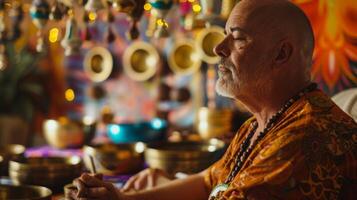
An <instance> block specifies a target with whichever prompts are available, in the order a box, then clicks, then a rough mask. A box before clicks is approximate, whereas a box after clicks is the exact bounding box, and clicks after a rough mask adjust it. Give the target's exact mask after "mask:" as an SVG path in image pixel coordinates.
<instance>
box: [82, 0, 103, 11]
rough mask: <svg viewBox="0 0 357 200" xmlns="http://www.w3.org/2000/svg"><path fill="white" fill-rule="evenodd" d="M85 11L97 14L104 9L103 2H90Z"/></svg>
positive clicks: (89, 0) (90, 0) (96, 0)
mask: <svg viewBox="0 0 357 200" xmlns="http://www.w3.org/2000/svg"><path fill="white" fill-rule="evenodd" d="M84 9H85V10H86V11H89V12H97V11H98V10H101V9H104V5H103V3H102V0H88V1H87V3H86V5H85V6H84Z"/></svg>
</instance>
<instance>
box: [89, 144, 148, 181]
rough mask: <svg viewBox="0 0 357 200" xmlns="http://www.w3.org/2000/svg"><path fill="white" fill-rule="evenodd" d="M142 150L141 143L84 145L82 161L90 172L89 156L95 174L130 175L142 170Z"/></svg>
mask: <svg viewBox="0 0 357 200" xmlns="http://www.w3.org/2000/svg"><path fill="white" fill-rule="evenodd" d="M144 149H145V144H144V143H142V142H137V143H127V144H100V145H86V146H84V147H83V153H84V155H83V160H84V164H85V166H86V168H87V169H88V170H91V168H92V164H91V161H90V156H91V157H92V158H93V161H94V166H95V168H96V170H97V172H98V173H102V174H104V175H117V174H131V173H135V172H138V171H139V170H140V169H142V168H143V163H144V160H143V152H144Z"/></svg>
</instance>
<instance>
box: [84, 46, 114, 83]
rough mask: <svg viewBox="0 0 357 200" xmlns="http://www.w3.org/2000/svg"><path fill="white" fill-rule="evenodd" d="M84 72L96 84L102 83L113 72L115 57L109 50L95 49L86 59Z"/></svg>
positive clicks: (89, 52)
mask: <svg viewBox="0 0 357 200" xmlns="http://www.w3.org/2000/svg"><path fill="white" fill-rule="evenodd" d="M83 64H84V71H85V72H86V74H87V75H88V77H89V78H90V79H91V80H92V81H94V82H102V81H104V80H106V79H108V77H109V76H110V74H111V73H112V70H113V57H112V55H111V53H110V52H109V51H108V49H106V48H104V47H94V48H92V49H91V50H89V51H88V52H87V54H86V55H85V57H84V63H83Z"/></svg>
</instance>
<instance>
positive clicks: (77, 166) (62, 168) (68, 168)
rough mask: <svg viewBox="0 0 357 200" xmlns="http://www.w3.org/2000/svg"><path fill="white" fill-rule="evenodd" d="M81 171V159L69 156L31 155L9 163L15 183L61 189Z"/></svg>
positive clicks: (10, 173) (10, 172)
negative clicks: (31, 156)
mask: <svg viewBox="0 0 357 200" xmlns="http://www.w3.org/2000/svg"><path fill="white" fill-rule="evenodd" d="M81 171H82V163H81V159H80V157H78V156H71V157H33V158H25V159H23V160H12V161H10V163H9V175H10V177H11V180H12V181H13V182H14V183H15V184H31V185H41V186H45V187H49V188H51V189H53V190H58V189H62V187H63V185H65V184H67V183H70V182H72V181H73V179H74V178H76V177H78V176H79V175H80V174H81Z"/></svg>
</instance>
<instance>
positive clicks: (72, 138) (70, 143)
mask: <svg viewBox="0 0 357 200" xmlns="http://www.w3.org/2000/svg"><path fill="white" fill-rule="evenodd" d="M95 126H96V124H95V123H90V124H85V123H83V122H82V121H76V120H71V119H68V118H66V117H60V118H59V119H58V120H54V119H49V120H46V121H45V122H44V123H43V132H44V135H45V139H46V141H47V143H48V144H49V145H50V146H52V147H55V148H59V149H63V148H76V147H81V146H83V144H85V143H89V142H90V140H91V139H92V138H93V137H94V134H95Z"/></svg>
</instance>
